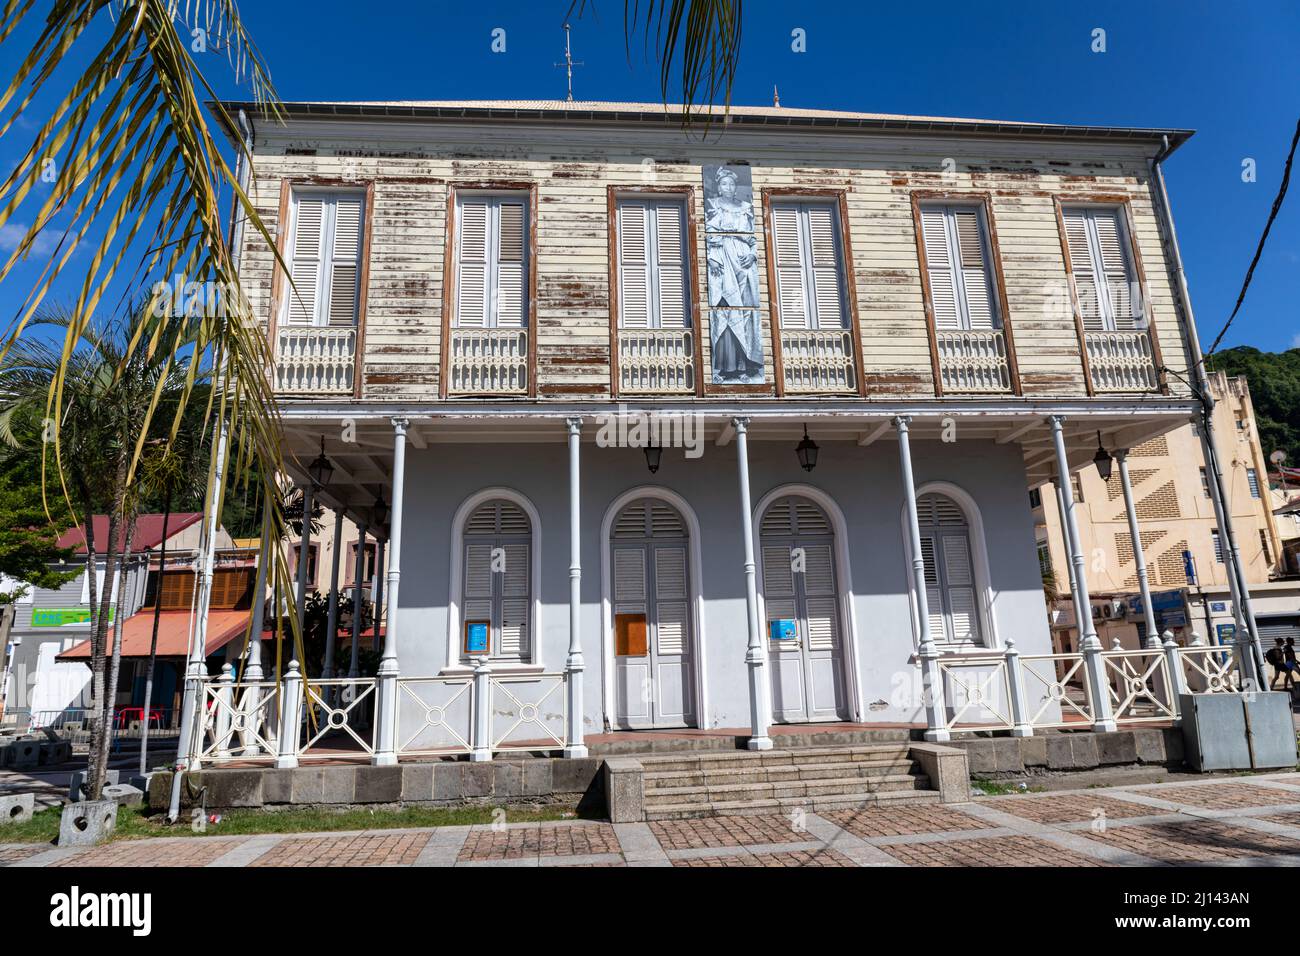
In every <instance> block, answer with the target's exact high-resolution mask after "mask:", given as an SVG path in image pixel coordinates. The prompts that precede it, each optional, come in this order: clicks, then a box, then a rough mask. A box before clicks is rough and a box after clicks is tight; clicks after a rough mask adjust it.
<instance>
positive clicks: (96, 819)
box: [58, 800, 117, 846]
mask: <svg viewBox="0 0 1300 956" xmlns="http://www.w3.org/2000/svg"><path fill="white" fill-rule="evenodd" d="M115 829H117V802H116V801H114V800H87V801H85V802H84V803H67V804H64V806H63V818H62V819H61V820H60V821H59V841H58V845H59V846H94V845H95V844H97V843H103V842H104V841H105V840H107V839H108V838H109V837H110V836H112V835H113V831H114V830H115Z"/></svg>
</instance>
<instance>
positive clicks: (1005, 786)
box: [970, 777, 1043, 797]
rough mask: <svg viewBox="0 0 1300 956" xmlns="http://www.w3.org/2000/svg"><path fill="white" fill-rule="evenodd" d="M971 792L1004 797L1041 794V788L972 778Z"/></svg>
mask: <svg viewBox="0 0 1300 956" xmlns="http://www.w3.org/2000/svg"><path fill="white" fill-rule="evenodd" d="M970 786H971V789H972V790H975V791H977V792H979V793H982V794H984V796H986V797H1005V796H1009V795H1011V794H1016V793H1042V792H1043V788H1042V787H1026V786H1025V785H1024V784H1023V783H1020V782H1018V781H1015V780H985V779H983V778H981V777H972V778H971V781H970Z"/></svg>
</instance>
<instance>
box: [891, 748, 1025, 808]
mask: <svg viewBox="0 0 1300 956" xmlns="http://www.w3.org/2000/svg"><path fill="white" fill-rule="evenodd" d="M1011 743H1015V741H1011ZM908 755H909V756H910V757H911V758H912V759H913V760H915V761H916V762H917V763H919V764H920V765H921V769H923V770H924V771H925V775H926V776H927V777H929V778H930V786H932V787H935V788H937V789H938V791H939V799H940V800H941V801H942V802H943V803H965V802H966V801H968V800H969V799H970V765H969V763H968V762H967V760H966V751H964V750H962V749H961V748H960V747H945V746H943V745H941V744H912V746H911V749H910V751H909V754H908Z"/></svg>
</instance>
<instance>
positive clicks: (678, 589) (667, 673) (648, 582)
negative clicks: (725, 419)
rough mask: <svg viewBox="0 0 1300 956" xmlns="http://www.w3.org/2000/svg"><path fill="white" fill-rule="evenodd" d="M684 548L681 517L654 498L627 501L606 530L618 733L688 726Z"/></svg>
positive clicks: (688, 610) (690, 645)
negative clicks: (608, 535)
mask: <svg viewBox="0 0 1300 956" xmlns="http://www.w3.org/2000/svg"><path fill="white" fill-rule="evenodd" d="M689 544H690V540H689V532H688V530H687V526H686V522H685V521H684V520H683V518H682V515H681V514H680V513H679V512H678V511H677V509H676V508H674V507H672V505H670V504H668V503H667V502H665V501H661V500H659V499H657V498H637V499H635V500H633V501H630V502H628V503H627V504H626V505H625V506H624V507H623V508H622V509H621V510H620V511H619V512H618V515H617V516H616V517H615V519H614V522H613V525H612V526H611V528H610V541H609V547H610V568H611V569H612V575H611V584H612V592H613V593H612V599H613V600H612V603H613V622H612V623H613V630H614V634H613V636H614V714H613V718H614V724H615V725H616V726H618V727H622V728H648V727H691V726H694V724H695V721H696V714H695V696H696V695H695V687H694V680H695V662H694V654H695V648H694V633H695V629H694V627H693V622H692V605H693V603H694V597H693V595H692V594H691V586H690V581H691V575H690V569H689V566H688V562H689V551H690V548H689Z"/></svg>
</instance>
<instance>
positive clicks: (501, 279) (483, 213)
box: [456, 194, 528, 329]
mask: <svg viewBox="0 0 1300 956" xmlns="http://www.w3.org/2000/svg"><path fill="white" fill-rule="evenodd" d="M456 210H457V233H456V247H457V248H456V327H457V328H463V329H482V328H502V329H521V328H524V327H525V326H526V325H527V324H528V210H527V207H526V205H525V200H524V199H523V198H519V197H514V196H485V195H475V194H468V195H465V196H461V197H460V198H459V199H458V200H457V203H456Z"/></svg>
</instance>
